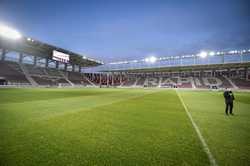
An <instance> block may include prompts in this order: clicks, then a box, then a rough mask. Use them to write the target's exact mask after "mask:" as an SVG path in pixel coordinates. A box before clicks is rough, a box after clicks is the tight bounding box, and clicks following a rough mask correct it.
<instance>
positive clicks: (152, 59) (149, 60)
mask: <svg viewBox="0 0 250 166" xmlns="http://www.w3.org/2000/svg"><path fill="white" fill-rule="evenodd" d="M145 61H146V62H149V63H155V62H156V61H157V58H156V57H154V56H151V57H149V58H146V59H145Z"/></svg>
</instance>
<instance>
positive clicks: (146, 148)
mask: <svg viewBox="0 0 250 166" xmlns="http://www.w3.org/2000/svg"><path fill="white" fill-rule="evenodd" d="M228 89H229V90H230V91H233V93H234V96H235V101H234V115H233V116H232V115H225V101H224V97H223V93H224V91H227V90H228ZM249 108H250V47H248V48H243V49H238V48H237V46H236V47H235V49H228V48H225V49H221V50H211V49H204V50H197V51H196V52H193V53H188V54H179V55H166V56H157V55H154V54H150V55H148V56H145V58H135V59H129V60H123V61H112V62H105V59H96V58H92V57H88V56H86V55H83V54H81V53H76V52H73V51H71V50H69V49H66V48H61V47H59V46H56V45H53V44H49V43H47V42H44V41H41V40H39V39H34V38H33V37H29V36H26V35H25V34H21V33H20V32H19V31H18V30H17V29H15V28H13V27H9V26H7V25H0V165H1V166H10V165H11V166H12V165H13V166H14V165H15V166H17V165H18V166H19V165H20V166H28V165H96V166H97V165H98V166H99V165H100V166H102V165H145V166H146V165H162V166H163V165H178V166H180V165H201V166H205V165H211V166H218V165H232V166H234V165H239V166H241V165H242V166H247V165H249V163H250V155H249V154H250V133H249V131H250V109H249Z"/></svg>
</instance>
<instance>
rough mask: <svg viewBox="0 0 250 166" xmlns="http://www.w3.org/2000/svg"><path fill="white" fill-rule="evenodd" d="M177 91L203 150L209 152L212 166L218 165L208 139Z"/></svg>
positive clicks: (208, 155)
mask: <svg viewBox="0 0 250 166" xmlns="http://www.w3.org/2000/svg"><path fill="white" fill-rule="evenodd" d="M175 91H176V94H177V96H178V97H179V100H180V101H181V104H182V106H183V107H184V109H185V112H186V114H187V115H188V118H189V120H190V121H191V123H192V125H193V127H194V129H195V131H196V134H197V135H198V137H199V139H200V142H201V144H202V147H203V150H204V152H205V153H206V154H207V157H208V159H209V162H210V165H211V166H218V165H217V163H216V160H215V158H214V156H213V155H212V153H211V151H210V149H209V147H208V145H207V143H206V141H205V139H204V137H203V136H202V134H201V132H200V129H199V127H198V126H197V124H196V123H195V122H194V120H193V117H192V115H191V114H190V112H189V111H188V108H187V106H186V104H185V103H184V101H183V99H182V97H181V95H180V94H179V92H178V90H175Z"/></svg>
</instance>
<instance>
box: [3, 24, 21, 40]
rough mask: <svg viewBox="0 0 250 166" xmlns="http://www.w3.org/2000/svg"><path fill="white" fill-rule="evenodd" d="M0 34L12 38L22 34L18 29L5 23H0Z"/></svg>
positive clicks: (18, 37) (15, 38)
mask: <svg viewBox="0 0 250 166" xmlns="http://www.w3.org/2000/svg"><path fill="white" fill-rule="evenodd" d="M0 35H1V36H3V37H5V38H9V39H13V40H17V39H20V38H21V37H22V35H21V34H20V33H19V32H18V31H16V30H14V29H12V28H10V27H8V26H5V25H0Z"/></svg>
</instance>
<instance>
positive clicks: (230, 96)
mask: <svg viewBox="0 0 250 166" xmlns="http://www.w3.org/2000/svg"><path fill="white" fill-rule="evenodd" d="M224 98H225V103H227V104H228V103H233V101H234V95H233V93H232V92H231V91H225V92H224Z"/></svg>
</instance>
